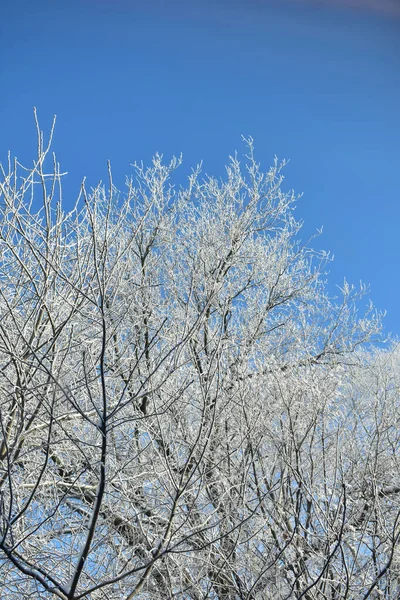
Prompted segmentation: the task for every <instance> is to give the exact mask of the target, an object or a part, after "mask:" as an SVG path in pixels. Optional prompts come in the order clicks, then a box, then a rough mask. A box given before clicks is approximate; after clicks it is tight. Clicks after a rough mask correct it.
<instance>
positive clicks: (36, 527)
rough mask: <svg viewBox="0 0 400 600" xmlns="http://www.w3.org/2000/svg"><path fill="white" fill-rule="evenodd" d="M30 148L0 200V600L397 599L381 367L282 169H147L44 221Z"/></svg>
mask: <svg viewBox="0 0 400 600" xmlns="http://www.w3.org/2000/svg"><path fill="white" fill-rule="evenodd" d="M38 135H39V146H38V148H39V151H38V157H37V159H36V160H35V162H34V166H33V168H31V169H28V170H27V169H24V168H23V167H22V166H21V165H20V164H19V163H18V162H17V161H14V162H11V161H9V164H8V167H7V168H5V169H3V170H2V175H3V177H2V181H1V183H0V193H1V196H0V590H1V594H0V595H1V598H2V599H3V598H4V599H5V600H17V599H18V600H21V599H25V598H26V599H28V598H43V599H53V598H62V599H64V600H78V599H83V598H85V599H87V600H97V599H99V600H100V599H101V600H103V599H104V600H119V599H124V600H131V599H133V598H137V599H138V600H156V599H167V598H181V599H182V600H183V599H185V600H205V599H207V598H209V599H213V600H214V599H215V600H239V599H246V600H269V599H271V600H283V599H290V598H295V599H300V598H305V599H308V600H310V599H325V598H326V599H328V598H329V599H331V600H333V599H342V598H348V599H349V600H350V599H355V598H368V597H371V598H387V599H394V598H397V597H398V594H399V593H400V579H399V575H398V573H399V572H400V552H399V549H398V538H399V531H400V529H399V527H400V523H399V511H400V475H399V473H400V469H399V464H398V461H399V459H398V457H399V456H400V454H399V450H400V448H399V444H400V428H399V418H400V417H399V392H398V390H399V384H400V375H399V365H400V352H399V349H398V348H397V347H394V348H393V349H391V350H387V351H384V352H382V351H377V350H371V349H368V348H370V347H369V346H367V347H366V346H365V345H366V344H368V342H371V341H373V340H374V338H376V336H377V335H378V334H379V331H380V316H379V315H377V314H376V313H375V312H374V311H373V309H372V308H370V309H368V312H367V314H365V315H364V316H362V317H360V316H359V315H358V313H357V310H356V302H357V299H358V297H359V295H360V294H359V293H358V292H357V293H356V291H355V290H354V289H352V288H351V287H349V286H348V285H347V284H345V285H344V286H343V290H341V299H340V300H337V299H336V300H334V299H332V298H330V297H329V294H328V293H327V290H326V287H325V284H324V275H323V273H324V269H325V265H326V261H327V260H328V257H327V256H326V255H325V254H323V253H320V252H314V251H312V250H311V249H310V248H309V247H308V245H304V244H302V243H301V242H300V240H299V236H298V233H299V229H300V225H299V223H298V222H297V221H296V220H295V218H294V214H293V208H294V201H295V196H294V194H293V193H291V192H290V193H285V192H284V191H282V180H283V178H282V174H281V171H282V168H283V166H284V164H279V163H278V162H277V161H275V163H274V165H273V167H272V168H271V169H270V170H269V171H268V172H266V173H264V172H263V171H262V170H261V169H260V167H259V165H258V164H257V162H256V161H255V159H254V156H253V145H252V141H251V140H248V141H247V148H248V150H247V155H246V156H245V157H244V161H243V162H244V164H243V166H242V165H241V164H240V162H239V160H238V158H237V157H234V158H231V159H230V163H229V165H228V167H227V169H226V176H225V179H224V180H222V181H220V180H217V179H215V178H212V177H205V178H203V177H202V175H201V173H200V169H196V170H195V171H193V173H192V175H191V176H190V177H189V180H188V182H187V185H186V186H185V187H173V185H172V183H171V181H173V177H174V171H175V169H176V168H177V167H178V166H179V163H180V161H179V160H176V159H173V160H172V161H171V162H170V163H169V164H164V163H163V161H162V158H161V157H160V156H158V155H156V156H155V158H154V160H153V163H152V165H151V166H150V167H149V168H145V167H143V166H141V165H135V167H134V177H133V178H132V179H131V180H128V182H127V187H126V191H125V193H123V194H121V193H118V191H117V190H116V189H115V187H114V185H113V181H112V176H111V170H109V183H108V184H107V185H105V186H103V185H102V184H100V185H99V186H98V187H96V188H95V189H92V190H90V191H89V190H87V189H86V187H85V185H84V184H83V185H82V189H81V194H80V197H79V199H78V201H77V203H76V206H75V207H74V208H73V209H72V210H70V211H69V212H66V209H65V206H63V204H62V202H61V181H62V175H61V173H60V170H59V167H58V164H57V162H56V160H55V159H54V163H53V171H52V173H50V174H47V172H46V169H45V163H46V164H47V162H48V158H49V149H50V144H49V145H47V146H44V143H43V136H42V134H41V132H40V130H39V126H38ZM50 141H51V136H50ZM39 195H40V198H41V199H40V198H39ZM362 292H363V290H361V293H362Z"/></svg>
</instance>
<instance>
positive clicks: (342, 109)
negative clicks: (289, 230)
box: [0, 0, 400, 335]
mask: <svg viewBox="0 0 400 600" xmlns="http://www.w3.org/2000/svg"><path fill="white" fill-rule="evenodd" d="M0 52H1V56H0V65H1V66H0V74H1V87H2V92H1V95H0V135H1V160H2V161H4V160H5V158H6V152H7V150H9V149H10V150H11V151H12V153H13V154H16V155H17V156H18V157H19V158H20V159H21V160H23V161H24V160H25V161H26V160H30V159H31V158H33V156H34V152H35V137H34V126H33V115H32V107H33V106H34V105H35V106H37V108H38V111H39V117H40V120H41V123H42V125H43V127H44V128H47V127H48V125H49V124H50V122H51V118H52V115H53V114H54V113H56V114H57V117H58V122H57V128H56V136H55V144H54V148H55V150H56V152H57V154H58V157H59V160H60V161H61V166H62V168H63V169H64V170H67V171H68V172H69V175H68V178H67V179H66V181H65V184H66V191H67V196H66V201H67V202H69V201H71V203H72V201H73V200H74V199H75V195H76V193H77V191H78V188H79V182H80V180H81V178H82V177H83V176H84V175H86V176H87V179H88V182H89V184H90V185H94V184H96V183H97V181H98V180H99V179H104V178H105V177H106V160H107V159H111V161H112V165H113V171H114V177H115V179H116V182H117V184H119V185H120V186H121V187H122V186H123V182H124V175H125V174H128V173H129V172H130V167H129V163H132V162H133V161H135V160H141V159H143V160H144V161H148V160H149V159H150V157H151V156H152V154H153V153H155V152H156V151H159V152H162V153H164V155H165V157H166V158H167V157H170V156H171V155H172V154H178V153H180V152H183V155H184V161H185V168H186V169H187V170H188V169H189V167H190V166H192V165H193V164H194V163H197V162H198V161H199V160H201V159H203V160H204V170H205V171H207V172H209V173H213V174H222V173H223V165H224V164H225V162H226V159H227V157H228V155H229V154H231V153H233V152H234V150H235V149H237V150H239V151H240V150H241V134H244V135H252V136H253V137H254V139H255V143H256V149H257V155H258V158H259V160H260V161H261V163H262V164H264V165H265V167H268V165H269V164H270V163H271V161H272V159H273V156H274V154H277V155H278V156H279V157H280V158H289V159H290V164H289V166H288V167H287V169H286V185H287V187H288V188H294V189H295V190H296V191H298V192H303V193H304V196H303V198H302V199H301V201H300V202H299V204H298V209H297V216H298V217H299V218H300V219H303V220H304V221H305V227H304V232H303V236H304V237H308V236H309V235H310V234H312V233H313V232H314V231H315V230H316V229H317V228H318V227H320V226H321V225H323V226H324V233H323V235H322V237H320V238H319V239H318V240H317V241H316V242H315V243H314V245H315V246H317V247H320V248H325V249H327V250H330V251H331V252H333V254H334V255H335V262H334V263H333V264H332V265H331V268H330V275H329V281H330V289H331V290H334V289H335V285H336V284H341V283H342V281H343V277H346V278H347V279H348V280H349V281H350V282H354V283H358V281H359V280H360V279H361V280H363V281H364V282H366V283H369V284H370V286H371V292H370V297H371V298H372V300H373V301H374V303H375V305H376V306H377V307H378V308H379V309H382V310H383V309H386V310H387V311H388V316H387V318H386V330H387V331H392V332H394V333H395V334H396V335H399V334H400V280H399V275H400V268H399V264H400V242H399V237H400V236H399V230H400V197H399V181H398V180H399V176H400V3H399V0H336V1H334V0H331V1H329V0H325V1H324V0H287V1H286V0H281V1H280V2H278V1H276V2H275V1H273V0H270V1H269V0H264V1H262V0H258V1H257V0H248V1H247V2H246V1H245V0H231V1H228V0H226V1H214V2H210V1H209V0H203V1H193V2H190V1H188V2H183V1H182V2H181V1H180V0H176V1H174V0H170V1H169V2H156V1H153V0H148V1H147V2H137V1H135V0H131V1H128V0H113V1H111V0H81V1H79V2H77V1H75V0H70V1H68V2H55V1H54V0H53V1H52V2H43V1H41V0H37V1H35V2H33V1H28V0H25V1H23V0H14V1H13V2H7V3H4V5H3V6H2V14H1V24H0Z"/></svg>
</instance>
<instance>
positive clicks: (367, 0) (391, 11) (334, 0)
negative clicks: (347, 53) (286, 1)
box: [291, 0, 400, 19]
mask: <svg viewBox="0 0 400 600" xmlns="http://www.w3.org/2000/svg"><path fill="white" fill-rule="evenodd" d="M291 1H292V2H293V1H294V2H296V4H314V5H319V6H327V7H329V8H339V9H344V8H349V9H351V10H357V11H363V12H373V13H375V14H380V15H382V16H385V17H394V18H398V19H400V1H399V0H291Z"/></svg>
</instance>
